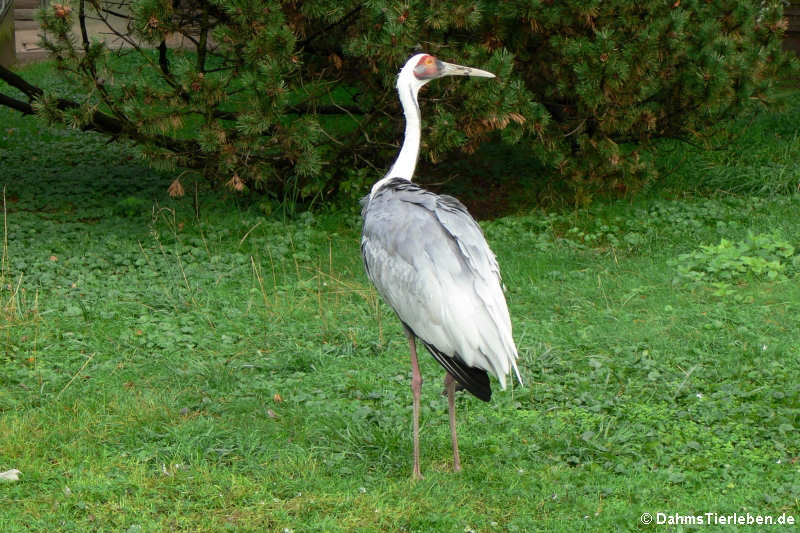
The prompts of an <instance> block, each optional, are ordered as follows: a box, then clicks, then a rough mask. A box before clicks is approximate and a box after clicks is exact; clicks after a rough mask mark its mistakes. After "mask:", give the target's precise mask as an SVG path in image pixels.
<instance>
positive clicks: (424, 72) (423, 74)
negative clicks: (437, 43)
mask: <svg viewBox="0 0 800 533" xmlns="http://www.w3.org/2000/svg"><path fill="white" fill-rule="evenodd" d="M440 64H441V61H439V60H438V59H436V58H435V57H433V56H431V55H424V56H422V57H421V58H419V62H418V63H417V66H416V67H414V76H416V77H417V79H418V80H427V79H430V78H435V77H436V76H437V75H438V74H439V70H440V68H441V65H440Z"/></svg>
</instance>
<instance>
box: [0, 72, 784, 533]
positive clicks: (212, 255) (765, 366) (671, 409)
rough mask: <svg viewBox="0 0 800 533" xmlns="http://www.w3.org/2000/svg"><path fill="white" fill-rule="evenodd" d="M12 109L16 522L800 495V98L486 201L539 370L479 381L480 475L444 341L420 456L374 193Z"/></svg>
mask: <svg viewBox="0 0 800 533" xmlns="http://www.w3.org/2000/svg"><path fill="white" fill-rule="evenodd" d="M45 71H46V66H45V67H42V66H37V67H34V70H33V75H43V74H42V73H43V72H45ZM795 100H796V101H797V100H800V99H798V98H795ZM0 124H2V127H0V185H3V186H4V187H5V192H4V204H3V236H4V245H3V253H2V280H1V281H2V291H0V313H1V315H0V320H2V322H0V472H2V471H6V470H9V469H18V470H20V471H21V474H20V478H19V481H16V482H13V481H7V482H0V524H2V526H3V527H2V530H3V531H4V532H5V531H9V532H13V531H81V532H83V531H123V532H149V531H154V532H158V531H169V530H182V531H209V532H211V531H214V532H216V531H226V530H231V531H279V532H280V531H294V532H298V533H299V532H301V531H303V532H304V531H456V532H462V531H481V532H484V531H485V532H491V531H519V532H527V531H563V532H576V531H615V530H621V531H626V530H645V531H647V530H676V529H677V530H682V531H695V530H707V528H706V527H704V526H692V525H683V526H670V525H667V526H663V525H662V526H659V525H655V524H650V525H646V524H642V515H643V513H650V515H652V517H653V519H654V521H655V520H659V519H663V520H666V518H667V517H673V516H674V515H684V516H686V515H691V516H695V517H696V516H700V517H701V518H702V519H703V520H709V519H710V520H712V525H714V527H713V529H712V530H714V531H741V530H742V527H743V526H736V525H722V522H721V520H722V521H724V520H726V516H728V515H732V514H733V513H737V514H738V515H739V516H744V519H745V520H746V519H747V518H746V517H747V514H748V513H749V514H750V515H752V516H753V517H755V516H758V515H760V516H765V517H766V516H768V517H771V518H772V519H773V520H775V521H776V522H777V521H778V520H784V521H785V520H788V519H790V518H791V519H793V520H794V521H795V523H797V522H798V521H800V475H799V474H800V445H799V444H798V442H800V439H799V438H798V429H800V334H798V331H800V283H798V282H799V281H800V217H798V215H797V213H798V210H800V195H798V193H797V183H798V182H800V163H798V162H800V129H798V126H797V124H800V105H796V104H795V105H794V106H791V107H789V108H788V109H785V110H783V111H780V112H778V111H776V112H773V113H764V114H761V115H759V116H757V117H756V118H755V119H754V120H752V121H748V122H746V123H743V124H741V125H737V127H741V129H742V130H744V132H745V133H744V134H743V135H742V136H741V137H740V138H739V139H737V140H736V141H734V142H733V143H731V144H729V145H727V146H724V147H722V148H720V149H719V150H716V151H713V152H700V151H697V150H696V149H694V148H692V147H690V146H687V145H682V144H668V143H665V145H664V147H663V149H662V152H663V153H662V154H661V155H660V159H659V161H660V164H661V165H662V166H663V167H664V170H665V172H664V174H665V175H668V181H665V183H663V184H661V185H660V186H659V187H657V188H654V189H653V190H651V191H648V192H646V193H645V194H642V195H640V196H639V197H637V198H636V199H633V200H630V199H625V200H624V201H618V202H597V203H595V204H594V205H593V206H592V207H590V208H588V209H584V210H565V211H560V210H550V211H545V210H536V209H533V210H531V209H529V210H526V211H524V212H520V213H518V214H516V215H514V216H507V217H504V218H500V219H496V220H492V221H485V222H483V223H482V225H483V227H484V230H485V233H486V236H487V239H488V240H489V242H490V244H491V245H492V247H493V249H494V250H495V252H496V253H497V256H498V261H499V263H500V265H501V268H502V270H503V274H504V280H505V283H506V285H507V286H508V295H507V297H508V301H509V307H510V310H511V316H512V321H513V324H514V334H515V338H516V341H517V344H518V346H519V349H520V357H521V365H520V370H521V372H522V376H523V379H524V380H525V386H524V387H519V386H518V385H515V386H514V387H513V389H511V388H510V389H509V390H507V391H505V392H503V391H500V390H499V388H497V387H495V389H496V390H495V394H494V397H493V400H492V402H491V403H488V404H484V403H483V402H480V401H477V400H476V399H474V398H472V397H469V396H460V397H459V398H458V401H457V404H458V418H459V430H460V432H459V435H460V444H461V456H462V462H463V466H464V471H463V472H462V473H461V474H454V473H453V472H452V471H451V467H452V465H451V461H452V457H451V453H450V442H449V429H448V422H447V404H446V399H445V398H443V397H442V396H441V395H440V392H441V390H442V387H441V377H442V370H441V368H440V367H439V366H438V364H437V363H436V362H435V361H434V360H433V359H432V358H431V357H429V356H428V355H427V354H426V353H424V352H422V353H421V355H422V356H423V357H422V359H421V365H422V373H423V376H424V377H425V379H426V382H425V384H424V385H423V408H422V471H423V474H424V475H425V479H424V480H423V481H421V482H418V483H414V482H412V481H411V394H410V388H409V385H410V367H409V363H408V354H407V347H406V341H405V338H404V336H403V334H402V332H401V328H400V325H399V323H398V322H397V320H396V319H395V318H394V316H393V315H392V313H391V311H390V310H389V309H388V308H387V307H386V306H385V305H384V304H383V303H382V302H380V300H379V299H378V297H377V295H376V293H375V291H374V290H373V289H372V288H371V286H370V285H369V283H368V281H367V279H366V276H365V275H364V273H363V268H362V265H361V259H360V255H359V228H360V221H359V217H358V213H357V207H356V206H353V207H352V209H350V210H339V211H333V210H331V211H324V212H319V213H315V214H313V215H312V214H309V213H304V214H301V215H298V216H293V217H283V216H282V215H279V214H278V212H279V210H275V209H269V208H267V209H265V208H264V205H263V204H261V203H260V201H259V200H257V199H256V200H250V199H246V198H245V199H242V198H237V197H236V196H234V195H226V194H223V195H221V196H220V195H219V194H216V193H208V192H204V191H202V190H201V191H200V192H199V193H198V195H197V198H195V195H194V194H193V191H192V190H191V189H190V194H188V195H187V197H185V198H182V199H177V200H176V199H171V198H169V196H168V195H167V194H166V189H167V187H168V185H169V183H170V181H171V180H172V179H173V178H174V175H171V174H169V173H168V172H160V171H154V170H152V169H148V168H147V167H145V166H144V165H142V164H141V163H140V162H139V161H138V159H137V158H136V157H135V151H134V150H133V149H131V148H129V147H125V146H122V145H118V144H108V143H107V141H106V139H104V138H101V137H97V136H94V135H88V134H80V133H74V132H65V131H61V130H57V129H50V128H47V127H42V126H41V124H39V123H37V122H34V121H33V120H32V119H29V118H23V117H20V116H17V115H15V114H13V113H11V112H10V111H8V110H5V109H0ZM513 170H514V171H518V170H519V169H513ZM376 178H377V177H376ZM671 185H672V187H671ZM678 187H680V188H681V189H683V190H686V189H689V190H691V191H692V192H691V193H689V194H676V193H675V192H674V190H675V189H677V188H678ZM658 513H663V515H659V514H658ZM705 513H716V516H715V515H714V514H711V515H706V514H705ZM645 520H646V518H645ZM796 527H797V526H794V528H793V527H792V526H790V525H786V524H784V525H775V526H772V527H769V528H767V529H768V530H770V531H780V530H792V529H796ZM759 529H760V528H759V527H758V526H750V527H749V530H759Z"/></svg>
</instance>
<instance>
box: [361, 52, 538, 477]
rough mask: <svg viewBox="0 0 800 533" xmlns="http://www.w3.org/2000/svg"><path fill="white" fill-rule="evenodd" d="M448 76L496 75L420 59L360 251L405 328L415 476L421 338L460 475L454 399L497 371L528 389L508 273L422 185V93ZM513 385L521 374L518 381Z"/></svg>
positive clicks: (470, 225) (401, 86)
mask: <svg viewBox="0 0 800 533" xmlns="http://www.w3.org/2000/svg"><path fill="white" fill-rule="evenodd" d="M444 76H476V77H482V78H494V77H495V76H494V74H492V73H490V72H486V71H484V70H480V69H476V68H471V67H463V66H460V65H453V64H450V63H445V62H444V61H441V60H440V59H438V58H436V57H434V56H432V55H429V54H417V55H414V56H413V57H412V58H411V59H409V60H408V62H406V64H405V66H403V68H402V69H401V70H400V73H399V75H398V76H397V92H398V95H399V97H400V102H401V104H402V106H403V113H404V115H405V119H406V128H405V139H404V141H403V146H402V148H401V149H400V154H399V155H398V157H397V160H396V161H395V162H394V165H392V167H391V169H390V170H389V172H387V173H386V175H385V176H384V177H383V178H382V179H380V180H379V181H377V182H376V183H375V185H373V187H372V190H371V191H370V193H369V195H368V196H366V197H365V198H364V199H363V200H362V206H363V207H362V211H361V215H362V217H363V228H362V233H361V254H362V257H363V260H364V267H365V269H366V272H367V277H369V279H370V281H371V282H372V283H373V284H374V285H375V288H376V289H377V291H378V293H379V294H380V295H381V297H382V298H383V299H384V301H385V302H386V303H387V304H388V305H389V306H390V307H391V308H392V309H393V310H394V312H395V313H396V314H397V316H398V318H399V319H400V322H401V323H402V324H403V328H404V329H405V334H406V337H407V339H408V347H409V351H410V355H411V391H412V395H413V424H412V428H413V437H414V467H413V478H414V479H421V478H422V474H421V472H420V466H419V412H420V393H421V389H422V376H421V375H420V371H419V363H418V360H417V348H416V339H417V338H418V339H419V340H420V341H421V342H422V344H423V345H424V346H425V347H426V348H427V350H428V351H429V352H430V354H431V355H432V356H433V357H434V359H436V361H438V362H439V364H441V365H442V366H443V367H444V369H445V371H446V373H445V379H444V384H445V390H446V393H447V406H448V413H449V418H450V437H451V443H452V447H453V470H454V471H456V472H458V471H460V470H461V460H460V457H459V453H458V437H457V434H456V415H455V393H456V391H457V390H462V389H466V390H467V391H469V392H470V393H472V394H473V395H474V396H476V397H477V398H480V399H481V400H483V401H486V402H488V401H489V400H490V399H491V395H492V390H491V386H490V384H489V375H488V374H490V373H491V374H492V375H494V376H495V377H496V378H497V379H498V381H499V382H500V387H501V388H502V389H504V390H505V388H506V376H507V375H508V374H509V372H510V371H511V369H513V370H514V373H515V374H516V376H517V380H518V381H519V383H520V384H522V378H521V377H520V374H519V370H518V368H517V363H516V360H517V348H516V345H515V344H514V339H513V337H512V335H511V318H510V316H509V313H508V306H507V305H506V299H505V296H504V294H503V284H502V281H501V278H500V269H499V267H498V265H497V260H496V259H495V256H494V253H492V251H491V249H490V248H489V245H488V244H487V243H486V239H485V238H484V236H483V232H482V231H481V229H480V226H478V224H477V222H475V220H474V219H473V218H472V217H471V216H470V214H469V213H468V212H467V208H466V207H464V205H463V204H462V203H461V202H459V201H458V200H457V199H455V198H453V197H452V196H447V195H437V194H434V193H432V192H430V191H427V190H425V189H423V188H421V187H419V186H417V185H415V184H414V183H412V181H411V180H412V178H413V175H414V168H415V167H416V164H417V157H418V155H419V146H420V137H421V127H420V110H419V103H418V101H417V95H418V93H419V90H420V88H422V86H424V85H425V84H426V83H428V82H429V81H431V80H434V79H437V78H441V77H444ZM512 379H513V378H512Z"/></svg>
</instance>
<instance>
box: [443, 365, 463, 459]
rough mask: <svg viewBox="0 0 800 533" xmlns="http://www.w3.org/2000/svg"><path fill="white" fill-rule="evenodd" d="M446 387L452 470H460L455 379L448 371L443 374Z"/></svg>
mask: <svg viewBox="0 0 800 533" xmlns="http://www.w3.org/2000/svg"><path fill="white" fill-rule="evenodd" d="M444 386H445V388H446V389H447V410H448V411H449V413H450V440H451V441H452V443H453V470H454V471H455V472H461V458H460V457H459V455H458V436H457V435H456V380H455V378H454V377H453V376H451V375H450V373H449V372H448V373H447V374H445V376H444Z"/></svg>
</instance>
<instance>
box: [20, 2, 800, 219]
mask: <svg viewBox="0 0 800 533" xmlns="http://www.w3.org/2000/svg"><path fill="white" fill-rule="evenodd" d="M90 4H93V2H87V3H86V5H85V6H84V7H85V8H86V9H85V10H86V11H91V10H90V7H91V6H90ZM94 4H95V5H94V10H95V11H97V8H98V7H102V6H101V4H96V3H94ZM123 4H124V2H123ZM82 5H83V2H79V3H77V4H75V5H73V9H72V11H71V13H69V12H67V13H65V12H64V10H63V9H62V11H60V12H59V11H58V9H56V8H53V9H48V10H46V11H44V12H43V23H44V26H45V27H46V29H47V30H48V39H47V40H46V45H47V46H48V47H49V48H50V49H51V51H52V52H53V54H54V55H55V57H56V58H57V59H58V60H59V65H60V66H61V67H62V69H63V72H64V73H65V74H66V75H67V78H68V79H69V80H71V82H72V83H73V84H74V86H75V87H79V88H80V90H79V95H78V96H76V100H77V101H78V103H79V104H80V105H79V106H77V107H74V106H67V105H65V104H64V103H63V102H62V101H60V100H58V99H56V98H54V97H53V96H52V95H51V94H50V93H49V92H46V93H45V94H44V95H38V96H36V95H34V96H36V97H37V98H38V102H39V105H38V109H39V110H40V113H42V114H43V115H45V116H46V117H47V118H49V119H50V120H54V121H63V122H65V123H67V124H70V125H72V126H75V127H84V128H92V129H100V130H101V131H105V132H106V133H112V134H114V135H118V136H123V137H130V138H133V139H135V140H136V141H138V142H139V143H141V144H142V145H143V146H144V147H145V150H144V153H145V154H146V156H147V157H148V158H149V159H150V160H151V161H153V162H167V163H169V164H175V165H179V166H184V167H191V168H194V169H196V170H197V172H198V173H199V174H201V175H204V176H206V177H208V178H211V179H214V180H218V181H220V182H225V183H227V184H228V185H229V186H230V187H231V188H233V189H236V190H243V189H245V188H246V187H258V188H262V189H266V190H268V191H270V192H272V193H273V194H274V195H275V196H276V197H277V198H279V199H285V198H291V199H292V200H293V201H294V200H298V199H300V200H306V201H308V200H311V199H313V198H317V197H330V196H332V195H336V194H344V195H345V196H347V197H351V196H358V195H359V194H362V193H363V191H364V190H365V185H366V183H369V182H372V181H374V180H375V179H376V178H377V176H378V175H379V174H380V173H381V169H384V168H387V167H388V164H389V161H390V160H391V158H392V157H393V154H394V151H395V149H396V148H395V146H393V144H392V143H394V142H396V141H397V139H398V138H399V136H400V134H401V131H402V127H401V121H402V113H401V112H400V109H399V105H398V103H397V101H396V98H395V95H394V77H395V75H396V73H397V70H398V68H399V66H400V65H402V63H403V62H404V61H405V60H406V59H407V58H408V57H409V56H410V55H411V54H412V53H415V52H417V51H419V50H420V49H423V50H425V51H428V52H430V53H433V54H436V55H438V56H440V57H442V58H443V59H445V60H450V61H453V62H457V63H462V64H468V65H473V66H477V67H481V68H485V69H488V70H491V71H492V72H495V73H496V74H497V75H498V78H499V79H498V80H496V81H495V82H493V83H485V82H484V83H473V82H470V81H466V80H441V81H439V82H437V83H435V84H432V85H431V87H430V88H428V89H426V91H427V92H426V94H425V95H424V96H423V99H424V100H425V102H424V103H423V107H424V117H425V127H426V131H425V134H424V137H423V139H424V142H423V154H424V157H427V158H429V159H430V160H432V161H437V160H439V159H441V158H443V157H444V156H445V155H446V154H448V153H450V152H452V151H453V150H455V149H460V150H462V151H465V152H468V153H471V152H474V151H475V150H476V148H477V147H478V146H479V145H480V144H481V143H483V142H486V141H489V140H493V141H496V140H498V139H499V140H501V141H503V142H506V143H514V144H515V145H516V147H517V149H518V150H520V151H522V152H526V153H528V154H530V156H531V157H532V158H534V159H536V160H537V162H538V163H537V164H538V165H539V166H543V167H544V168H545V169H547V170H546V174H545V176H529V175H519V176H518V178H517V179H519V180H535V179H543V180H547V181H549V182H551V183H552V184H553V187H552V188H553V189H554V190H562V191H563V190H566V191H568V193H569V195H570V196H571V197H572V198H574V199H575V200H576V201H577V202H578V203H585V202H588V201H589V199H590V198H591V196H592V195H593V194H595V193H596V192H597V191H613V192H616V193H625V192H626V191H628V190H631V189H636V188H638V187H639V186H641V185H642V184H643V183H645V182H647V181H648V180H650V179H652V178H653V177H654V175H655V171H654V166H653V165H652V163H651V158H650V157H649V155H648V152H647V146H648V142H649V141H651V140H652V139H654V138H661V137H672V138H696V137H697V136H700V137H703V136H704V135H706V134H707V133H709V131H710V130H712V129H713V128H714V127H715V126H717V125H718V124H720V123H721V122H722V121H724V120H726V119H729V118H732V117H735V116H738V115H740V114H741V112H743V111H745V110H746V109H747V108H748V107H752V106H755V105H759V104H763V103H767V102H768V101H769V100H770V98H771V96H772V92H773V89H774V87H775V83H776V80H777V79H778V75H779V73H780V72H781V71H782V69H784V68H786V67H787V66H789V67H792V66H794V65H796V61H795V62H792V61H790V60H789V58H788V56H786V55H785V54H784V53H783V52H781V49H780V39H781V36H782V32H783V30H784V29H785V21H784V20H783V19H782V18H781V2H780V1H778V0H769V1H764V2H752V1H751V0H674V1H664V0H649V1H641V2H630V1H628V0H605V1H600V0H589V1H587V0H566V1H557V2H556V1H553V0H518V1H512V2H509V1H499V0H494V1H492V0H486V1H471V2H458V3H456V2H444V1H433V2H421V1H412V2H409V3H407V4H398V3H395V2H388V1H380V0H376V1H371V2H366V3H364V2H356V1H344V2H340V1H336V2H334V1H331V0H312V1H306V2H289V1H284V2H269V3H264V2H261V1H257V0H236V1H233V0H213V1H209V2H206V1H182V2H180V3H178V2H174V1H172V0H140V1H135V2H132V4H131V5H130V6H129V7H130V13H131V15H130V17H131V24H130V26H129V27H130V28H132V29H131V30H130V32H129V33H125V34H124V36H125V37H126V38H128V39H129V40H130V42H131V43H140V44H141V46H142V48H139V47H138V46H135V47H134V48H133V49H131V48H127V49H125V50H124V51H119V52H117V53H116V54H109V53H108V50H107V48H106V46H105V45H103V44H101V43H97V42H90V40H87V39H85V38H84V37H83V36H76V35H73V34H72V33H71V29H72V27H73V26H72V20H73V18H74V17H76V16H77V15H78V14H79V13H80V11H81V9H78V8H79V7H81V6H82ZM76 6H77V7H76ZM123 7H124V6H123ZM120 9H122V8H120ZM118 11H119V10H118ZM122 11H124V9H122ZM98 13H99V16H101V17H108V13H106V12H103V11H99V12H98ZM180 35H184V36H189V37H190V38H191V39H190V41H186V42H190V46H189V49H186V50H181V49H169V48H168V46H167V44H168V42H167V41H168V40H170V39H172V41H170V43H171V42H173V41H174V39H175V36H180ZM82 41H85V42H84V43H83V44H82ZM113 55H122V56H125V58H124V60H120V59H114V60H112V59H111V58H112V56H113ZM28 96H31V95H30V94H29V95H28ZM98 110H99V111H102V113H105V114H107V115H109V116H110V117H112V119H113V121H114V122H113V123H111V126H113V127H111V126H109V125H106V126H103V124H100V125H99V126H98V123H97V118H98V117H97V115H96V112H97V111H98ZM100 118H102V117H100ZM181 190H182V187H180V186H179V182H178V180H176V183H175V185H174V188H173V189H172V191H173V192H174V193H175V194H179V193H180V191H181Z"/></svg>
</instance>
